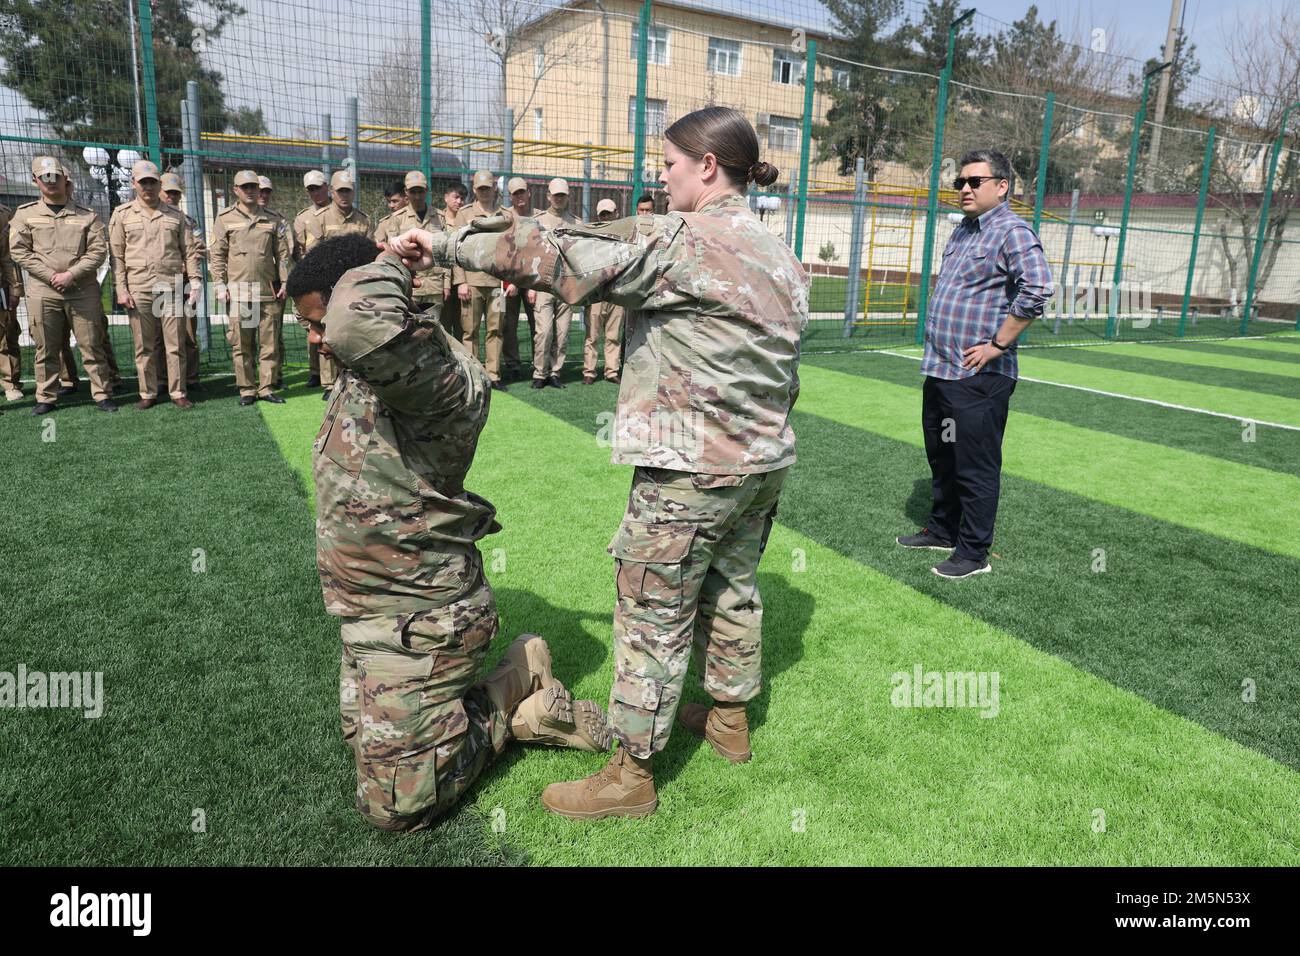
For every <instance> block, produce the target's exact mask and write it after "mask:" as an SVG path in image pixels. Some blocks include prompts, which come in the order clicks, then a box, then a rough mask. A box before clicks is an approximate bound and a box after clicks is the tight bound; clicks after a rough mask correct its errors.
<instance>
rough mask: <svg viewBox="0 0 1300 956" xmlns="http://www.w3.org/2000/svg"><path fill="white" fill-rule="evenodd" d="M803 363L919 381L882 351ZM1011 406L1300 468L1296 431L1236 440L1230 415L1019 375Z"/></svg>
mask: <svg viewBox="0 0 1300 956" xmlns="http://www.w3.org/2000/svg"><path fill="white" fill-rule="evenodd" d="M804 364H805V365H816V366H819V367H821V368H828V369H832V370H834V371H837V372H845V373H848V374H850V375H857V376H859V377H862V378H866V379H880V380H881V381H885V382H891V383H893V384H895V385H903V386H907V387H909V388H915V389H918V390H919V389H920V388H921V385H922V383H923V382H924V376H922V375H921V374H920V371H919V369H920V364H919V363H918V362H914V361H909V360H907V359H901V358H894V357H892V356H888V355H879V354H873V353H857V354H840V355H807V356H805V357H804ZM867 387H871V386H867ZM1012 408H1013V409H1014V410H1015V412H1017V413H1023V414H1028V415H1036V416H1038V417H1039V418H1050V419H1054V420H1056V421H1062V422H1067V423H1069V424H1072V425H1079V426H1082V427H1084V428H1089V429H1092V430H1093V431H1103V432H1110V433H1111V434H1114V435H1123V436H1126V437H1128V438H1135V439H1137V440H1139V441H1144V442H1152V443H1154V444H1157V445H1165V446H1167V447H1170V448H1180V449H1183V450H1185V451H1192V452H1198V453H1200V454H1202V455H1212V456H1213V457H1215V458H1225V459H1227V460H1229V461H1236V462H1240V463H1242V464H1246V465H1253V466H1255V467H1257V468H1267V469H1269V470H1271V471H1280V472H1284V473H1286V474H1291V475H1294V474H1297V473H1298V472H1300V432H1295V431H1286V430H1283V429H1279V428H1270V429H1261V428H1256V430H1255V441H1253V442H1248V441H1242V436H1243V433H1244V430H1243V428H1242V425H1241V423H1240V422H1239V421H1237V420H1236V419H1231V418H1219V417H1216V416H1214V415H1196V414H1192V413H1189V412H1184V411H1179V410H1178V409H1172V408H1163V407H1161V406H1159V405H1150V404H1147V403H1145V402H1129V401H1125V400H1123V399H1116V398H1110V397H1107V396H1105V395H1095V394H1093V393H1091V392H1082V391H1079V390H1077V389H1070V388H1058V387H1056V386H1054V385H1040V384H1037V383H1035V382H1027V381H1023V380H1022V381H1021V382H1020V383H1019V384H1018V386H1017V387H1016V394H1015V398H1014V399H1013V401H1012ZM1121 410H1122V414H1120V411H1121ZM918 427H919V426H918Z"/></svg>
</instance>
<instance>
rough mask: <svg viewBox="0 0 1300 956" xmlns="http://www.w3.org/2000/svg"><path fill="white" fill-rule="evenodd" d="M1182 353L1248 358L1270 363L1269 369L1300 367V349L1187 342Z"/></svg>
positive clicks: (1181, 350)
mask: <svg viewBox="0 0 1300 956" xmlns="http://www.w3.org/2000/svg"><path fill="white" fill-rule="evenodd" d="M1178 350H1179V351H1180V352H1183V351H1187V352H1198V353H1201V354H1204V355H1224V356H1229V357H1232V358H1243V357H1248V358H1250V359H1252V360H1254V361H1257V362H1265V363H1268V365H1267V366H1266V367H1267V368H1270V369H1274V368H1275V367H1276V366H1279V365H1280V366H1283V367H1284V368H1296V367H1300V349H1287V350H1285V351H1283V350H1281V349H1243V348H1238V347H1237V346H1235V345H1233V344H1231V343H1227V342H1187V343H1184V344H1182V345H1180V346H1179V349H1178Z"/></svg>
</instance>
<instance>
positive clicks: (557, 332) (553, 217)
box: [533, 178, 577, 388]
mask: <svg viewBox="0 0 1300 956" xmlns="http://www.w3.org/2000/svg"><path fill="white" fill-rule="evenodd" d="M546 191H547V193H548V194H549V195H550V199H551V205H550V207H549V208H548V209H547V210H546V212H544V213H542V214H541V215H540V216H538V217H537V221H538V222H539V223H541V225H542V227H543V228H545V229H561V228H565V227H568V226H575V225H577V220H576V219H574V218H573V214H572V213H571V212H569V184H568V183H567V182H565V181H564V180H563V179H559V178H556V179H552V180H551V182H550V184H549V185H548V186H547V187H546ZM535 308H536V309H537V337H536V338H535V339H534V341H533V388H545V387H546V386H547V385H550V386H551V387H552V388H564V383H563V382H561V381H560V370H561V369H563V368H564V353H565V351H566V350H567V349H568V347H569V328H570V326H572V325H573V307H572V306H571V305H569V303H567V302H565V301H564V300H563V299H561V298H560V297H559V296H557V295H552V294H551V293H550V292H544V291H541V290H540V289H539V290H537V304H536V306H535Z"/></svg>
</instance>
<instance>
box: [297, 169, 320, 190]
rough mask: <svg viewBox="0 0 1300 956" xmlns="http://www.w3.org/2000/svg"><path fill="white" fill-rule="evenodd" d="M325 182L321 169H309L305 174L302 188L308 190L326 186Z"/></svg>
mask: <svg viewBox="0 0 1300 956" xmlns="http://www.w3.org/2000/svg"><path fill="white" fill-rule="evenodd" d="M325 182H326V180H325V174H324V173H322V172H321V171H320V170H319V169H309V170H307V172H305V173H304V174H303V177H302V188H303V189H306V188H307V187H308V186H324V185H325Z"/></svg>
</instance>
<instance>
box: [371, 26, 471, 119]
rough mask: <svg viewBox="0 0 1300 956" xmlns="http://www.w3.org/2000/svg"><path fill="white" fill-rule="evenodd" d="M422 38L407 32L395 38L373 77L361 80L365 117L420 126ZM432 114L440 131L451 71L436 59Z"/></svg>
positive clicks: (415, 33) (375, 68)
mask: <svg viewBox="0 0 1300 956" xmlns="http://www.w3.org/2000/svg"><path fill="white" fill-rule="evenodd" d="M420 69H421V55H420V35H419V33H418V32H414V31H409V30H408V31H407V32H406V33H404V34H402V35H401V36H400V37H397V38H396V39H394V40H393V41H392V42H391V43H389V45H388V46H387V47H385V49H384V51H383V53H381V54H380V56H379V60H378V62H377V63H376V64H375V66H374V68H373V69H372V70H371V71H370V73H369V75H367V76H366V78H365V79H364V80H362V81H361V104H362V105H361V108H362V111H363V113H364V115H365V117H366V118H367V119H368V120H370V121H371V122H373V123H376V124H378V125H380V126H398V127H403V128H413V129H418V128H419V127H420ZM429 80H430V91H431V93H432V95H431V97H430V100H429V111H430V113H431V122H432V124H433V126H434V128H437V125H438V118H439V113H440V112H441V107H442V104H443V101H444V99H445V98H446V94H447V93H448V92H449V91H448V86H449V78H448V75H447V68H446V65H445V64H444V63H443V61H442V60H441V59H440V58H438V57H434V59H433V63H432V64H431V70H430V74H429Z"/></svg>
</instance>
